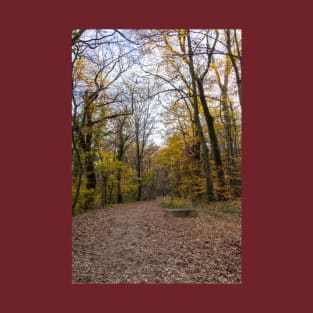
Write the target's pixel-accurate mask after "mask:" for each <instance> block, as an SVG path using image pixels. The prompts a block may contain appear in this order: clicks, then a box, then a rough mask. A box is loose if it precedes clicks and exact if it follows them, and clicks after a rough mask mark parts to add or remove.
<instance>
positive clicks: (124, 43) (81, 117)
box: [72, 29, 242, 284]
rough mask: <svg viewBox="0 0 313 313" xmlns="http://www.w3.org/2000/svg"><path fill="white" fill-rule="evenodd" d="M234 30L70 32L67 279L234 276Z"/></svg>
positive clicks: (237, 178)
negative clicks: (69, 248)
mask: <svg viewBox="0 0 313 313" xmlns="http://www.w3.org/2000/svg"><path fill="white" fill-rule="evenodd" d="M241 98H242V97H241V31H240V30H237V29H224V30H222V29H220V30H217V29H105V30H102V29H94V30H92V29H90V30H83V29H75V30H73V33H72V215H73V218H72V282H73V283H75V284H77V283H79V284H80V283H83V284H86V283H101V284H102V283H114V284H115V283H172V284H177V283H240V282H241Z"/></svg>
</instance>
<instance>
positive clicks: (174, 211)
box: [164, 208, 198, 217]
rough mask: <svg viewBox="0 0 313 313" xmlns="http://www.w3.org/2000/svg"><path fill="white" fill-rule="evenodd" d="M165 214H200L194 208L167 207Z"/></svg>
mask: <svg viewBox="0 0 313 313" xmlns="http://www.w3.org/2000/svg"><path fill="white" fill-rule="evenodd" d="M164 215H165V216H176V217H196V216H197V215H198V213H197V211H196V210H193V209H186V208H180V209H165V211H164Z"/></svg>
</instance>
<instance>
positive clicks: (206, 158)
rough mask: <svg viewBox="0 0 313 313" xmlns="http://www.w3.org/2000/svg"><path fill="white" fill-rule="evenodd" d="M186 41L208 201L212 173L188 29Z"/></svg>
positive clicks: (210, 191)
mask: <svg viewBox="0 0 313 313" xmlns="http://www.w3.org/2000/svg"><path fill="white" fill-rule="evenodd" d="M187 41H188V57H189V70H190V75H191V80H192V89H193V92H192V93H193V107H194V119H195V123H196V127H197V132H198V135H199V139H200V143H201V146H202V156H203V164H204V171H205V179H206V198H207V201H208V202H210V201H212V200H215V197H214V191H213V182H212V175H211V167H210V159H209V149H208V147H207V144H206V141H205V138H204V134H203V130H202V126H201V123H200V118H199V104H198V97H197V86H196V77H195V70H194V65H193V53H192V48H191V39H190V33H189V30H188V31H187Z"/></svg>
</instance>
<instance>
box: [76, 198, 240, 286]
mask: <svg viewBox="0 0 313 313" xmlns="http://www.w3.org/2000/svg"><path fill="white" fill-rule="evenodd" d="M225 217H226V218H223V215H222V216H218V215H216V214H211V213H210V212H208V210H200V209H199V215H198V216H197V217H192V218H182V217H165V216H164V209H163V208H162V207H161V201H160V200H156V201H146V202H137V203H130V204H123V205H113V206H112V207H109V208H105V209H101V210H95V211H92V212H90V213H86V214H82V215H80V216H76V217H73V223H72V249H73V251H72V262H73V264H72V282H73V283H83V284H84V283H114V284H115V283H175V284H177V283H202V284H203V283H240V281H241V222H240V221H241V220H240V215H239V216H237V215H235V214H232V215H227V216H226V215H225Z"/></svg>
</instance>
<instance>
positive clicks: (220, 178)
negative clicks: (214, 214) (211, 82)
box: [197, 78, 226, 200]
mask: <svg viewBox="0 0 313 313" xmlns="http://www.w3.org/2000/svg"><path fill="white" fill-rule="evenodd" d="M197 84H198V89H199V96H200V101H201V104H202V108H203V111H204V116H205V121H206V124H207V127H208V131H209V136H210V142H211V146H212V153H213V157H214V161H215V165H216V172H217V183H218V192H217V194H218V199H219V200H225V195H224V191H225V185H226V184H225V175H224V170H223V164H222V158H221V152H220V148H219V143H218V139H217V136H216V132H215V127H214V118H213V117H212V115H211V114H210V111H209V108H208V104H207V101H206V98H205V94H204V88H203V81H201V79H200V78H198V79H197Z"/></svg>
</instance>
